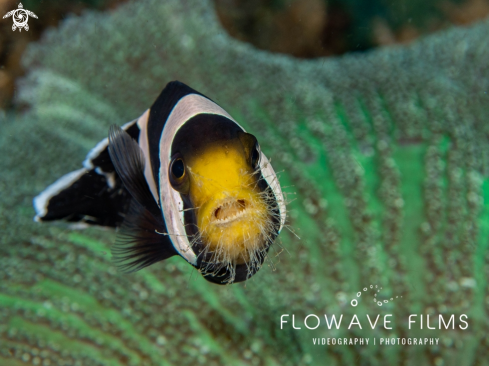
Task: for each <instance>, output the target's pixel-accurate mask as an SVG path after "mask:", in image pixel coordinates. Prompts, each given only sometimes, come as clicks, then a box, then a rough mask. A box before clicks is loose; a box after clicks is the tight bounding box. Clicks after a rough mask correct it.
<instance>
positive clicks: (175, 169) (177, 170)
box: [170, 158, 185, 179]
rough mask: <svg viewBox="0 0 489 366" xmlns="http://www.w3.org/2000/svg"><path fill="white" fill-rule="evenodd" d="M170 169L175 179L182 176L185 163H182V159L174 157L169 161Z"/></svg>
mask: <svg viewBox="0 0 489 366" xmlns="http://www.w3.org/2000/svg"><path fill="white" fill-rule="evenodd" d="M170 171H171V173H172V174H173V177H175V178H176V179H180V178H182V177H183V175H184V174H185V164H183V159H182V158H177V159H174V160H173V161H172V163H171V167H170Z"/></svg>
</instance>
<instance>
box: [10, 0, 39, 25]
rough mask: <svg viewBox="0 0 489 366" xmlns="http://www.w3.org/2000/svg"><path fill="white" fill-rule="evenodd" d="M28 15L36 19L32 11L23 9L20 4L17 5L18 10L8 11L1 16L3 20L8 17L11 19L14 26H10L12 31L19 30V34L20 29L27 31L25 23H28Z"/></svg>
mask: <svg viewBox="0 0 489 366" xmlns="http://www.w3.org/2000/svg"><path fill="white" fill-rule="evenodd" d="M29 15H30V16H31V17H33V18H36V19H37V15H36V14H34V13H33V12H32V11H29V10H26V9H24V7H23V6H22V3H19V8H18V9H15V10H11V11H9V12H8V13H7V14H5V15H4V16H3V19H5V18H8V17H10V16H11V17H12V20H13V21H14V24H13V25H12V30H13V31H15V30H16V29H17V28H18V29H19V32H21V31H22V28H24V29H25V30H26V31H28V30H29V25H28V24H27V22H28V21H29Z"/></svg>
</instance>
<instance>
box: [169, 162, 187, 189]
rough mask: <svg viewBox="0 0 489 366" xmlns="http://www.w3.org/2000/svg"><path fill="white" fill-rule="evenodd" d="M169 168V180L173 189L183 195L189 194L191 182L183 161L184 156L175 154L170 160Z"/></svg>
mask: <svg viewBox="0 0 489 366" xmlns="http://www.w3.org/2000/svg"><path fill="white" fill-rule="evenodd" d="M170 161H171V162H170V165H169V166H168V178H169V180H170V184H171V185H172V187H173V189H175V190H177V191H178V192H180V193H182V194H188V191H189V189H190V182H189V179H188V174H186V169H185V162H184V161H183V158H182V154H180V153H177V154H175V155H174V156H173V157H172V159H171V160H170Z"/></svg>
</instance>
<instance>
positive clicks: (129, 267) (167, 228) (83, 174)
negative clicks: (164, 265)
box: [34, 81, 286, 284]
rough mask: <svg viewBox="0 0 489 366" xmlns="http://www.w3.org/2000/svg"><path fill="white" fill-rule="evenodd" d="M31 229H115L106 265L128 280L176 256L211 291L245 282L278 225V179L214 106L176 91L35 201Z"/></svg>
mask: <svg viewBox="0 0 489 366" xmlns="http://www.w3.org/2000/svg"><path fill="white" fill-rule="evenodd" d="M34 208H35V210H36V216H35V220H36V221H42V222H44V221H51V220H61V219H62V220H66V221H71V222H84V223H87V224H93V225H101V226H108V227H117V228H118V236H117V239H116V242H115V244H114V245H113V246H112V254H113V260H114V262H115V264H116V265H117V266H118V267H119V268H120V269H121V271H123V272H133V271H137V270H139V269H142V268H144V267H146V266H148V265H151V264H153V263H155V262H158V261H161V260H164V259H167V258H169V257H171V256H173V255H180V256H181V257H183V258H184V259H185V260H186V261H187V262H188V263H189V264H191V265H192V266H193V267H195V268H197V269H198V270H199V271H200V273H201V274H202V275H203V276H204V278H206V279H207V280H208V281H211V282H214V283H218V284H228V283H235V282H240V281H245V280H247V279H248V278H250V277H251V276H253V275H254V274H255V273H256V272H257V271H258V270H259V268H260V267H261V266H262V264H263V262H264V260H265V258H266V256H267V253H268V250H269V248H270V246H271V245H272V244H273V242H274V240H275V239H276V237H277V236H278V235H279V233H280V232H281V230H282V228H283V226H284V225H285V219H286V211H285V203H284V197H283V193H282V190H281V187H280V184H279V181H278V179H277V176H276V174H275V172H274V170H273V168H272V166H271V164H270V162H269V160H268V159H267V157H266V156H265V155H264V154H263V152H262V151H261V150H260V146H259V144H258V141H257V139H256V138H255V137H254V136H253V135H251V134H249V133H247V132H246V131H245V130H244V129H243V128H242V127H241V126H240V125H239V124H238V123H237V122H236V121H235V120H234V119H233V118H232V117H231V116H230V115H229V114H228V113H227V112H226V111H225V110H224V109H222V108H221V107H220V106H219V105H217V104H216V103H214V102H213V101H212V100H211V99H209V98H207V97H206V96H204V95H202V94H200V93H199V92H197V91H195V90H193V89H191V88H190V87H188V86H187V85H185V84H183V83H180V82H178V81H174V82H171V83H169V84H168V85H167V86H166V87H165V88H164V90H163V91H162V92H161V94H160V96H159V97H158V98H157V100H156V101H155V103H154V104H153V105H152V106H151V108H150V109H148V110H146V111H145V112H144V113H143V114H142V115H141V117H139V118H138V119H136V120H134V121H131V122H129V123H126V124H125V125H123V126H122V127H117V126H115V125H114V126H112V127H111V128H110V130H109V136H108V138H106V139H104V140H102V141H101V142H100V143H99V144H97V145H96V147H95V148H94V149H92V150H91V151H90V152H89V154H88V155H87V158H86V159H85V161H84V163H83V168H81V169H79V170H76V171H74V172H71V173H68V174H66V175H65V176H63V177H61V178H60V179H58V180H57V181H56V182H55V183H53V184H52V185H50V186H49V187H47V188H46V189H45V190H44V191H43V192H41V193H40V194H39V195H38V196H37V197H35V199H34Z"/></svg>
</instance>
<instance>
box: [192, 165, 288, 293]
mask: <svg viewBox="0 0 489 366" xmlns="http://www.w3.org/2000/svg"><path fill="white" fill-rule="evenodd" d="M247 174H248V175H249V176H252V175H253V174H254V173H253V172H252V173H247ZM260 179H262V178H260ZM243 181H244V182H246V180H245V179H244V180H243ZM257 181H259V179H257V178H255V182H253V186H254V187H256V185H257ZM250 185H251V184H250V183H245V184H243V186H242V187H240V189H238V190H237V191H236V192H229V197H231V198H232V199H235V200H239V197H241V196H240V194H241V195H242V192H241V191H242V188H243V187H246V188H249V186H250ZM228 202H233V201H228ZM246 202H248V204H249V206H247V207H246V208H245V209H244V211H246V210H249V211H250V212H252V214H250V215H248V216H246V218H245V221H247V222H249V223H251V224H252V225H253V227H254V228H255V229H256V231H255V232H253V231H252V230H250V231H247V232H246V224H242V226H243V228H242V233H241V234H242V236H241V237H242V240H241V241H238V242H237V243H233V244H234V249H233V248H230V246H229V243H228V240H227V238H226V235H225V232H224V233H223V235H220V236H218V238H217V243H216V244H214V245H210V244H209V243H208V236H209V233H210V232H211V231H212V230H213V227H212V225H213V221H208V222H207V225H204V226H202V227H200V228H199V234H198V236H196V237H194V238H193V239H192V245H193V244H196V243H202V244H203V248H204V249H203V250H202V252H201V253H200V257H201V258H202V261H203V262H204V264H203V265H202V266H201V268H200V271H201V272H202V274H203V275H213V276H216V275H218V274H219V273H221V272H222V271H223V270H225V271H226V272H227V277H226V278H225V279H224V280H223V282H224V283H228V284H230V283H233V282H234V278H235V275H236V266H237V265H238V264H245V265H246V270H247V273H248V275H247V277H248V278H249V277H251V276H252V275H253V274H254V273H255V272H256V271H257V270H258V269H259V268H260V267H261V266H262V263H263V262H264V261H265V260H267V263H269V265H271V267H272V268H273V270H275V264H274V262H273V260H272V259H270V256H269V255H268V250H269V247H270V246H271V244H272V242H273V240H274V239H275V237H276V236H277V235H278V227H279V223H280V219H281V215H280V210H279V204H280V203H282V202H281V200H280V201H279V200H277V197H275V194H274V193H273V191H272V189H271V188H270V187H269V186H267V188H266V189H264V190H261V191H259V190H257V189H254V192H253V195H252V196H249V197H248V201H246ZM259 207H262V209H257V208H259ZM236 246H238V247H239V253H238V254H236V249H235V247H236ZM282 251H283V248H281V250H280V252H277V251H276V249H274V252H275V253H274V257H277V256H278V255H279V254H280V253H281V252H282Z"/></svg>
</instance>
